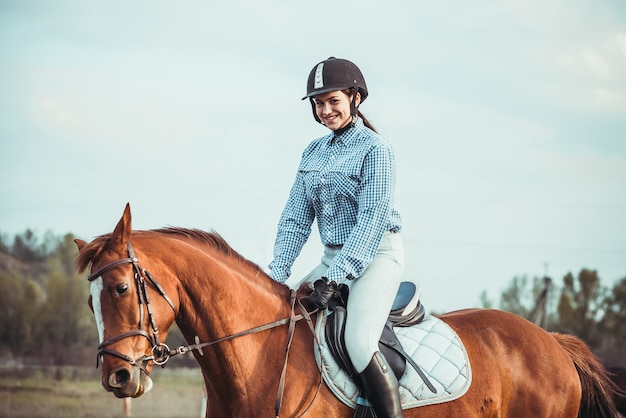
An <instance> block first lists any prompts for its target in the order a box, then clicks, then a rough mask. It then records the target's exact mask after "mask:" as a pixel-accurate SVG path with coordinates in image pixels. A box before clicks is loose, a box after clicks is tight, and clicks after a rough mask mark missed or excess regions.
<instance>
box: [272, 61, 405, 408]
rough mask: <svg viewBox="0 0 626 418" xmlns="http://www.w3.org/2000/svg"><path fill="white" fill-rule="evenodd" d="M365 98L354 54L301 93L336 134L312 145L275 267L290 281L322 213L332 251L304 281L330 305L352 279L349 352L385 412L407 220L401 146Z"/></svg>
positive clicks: (288, 209) (393, 390)
mask: <svg viewBox="0 0 626 418" xmlns="http://www.w3.org/2000/svg"><path fill="white" fill-rule="evenodd" d="M367 96H368V91H367V86H366V84H365V79H364V78H363V75H362V73H361V71H360V70H359V68H358V67H357V66H356V65H355V64H353V63H352V62H350V61H348V60H345V59H338V58H334V57H331V58H328V59H327V60H325V61H322V62H320V63H319V64H317V65H316V66H315V67H314V68H313V70H311V73H310V74H309V78H308V82H307V95H306V96H305V97H304V98H303V100H304V99H307V98H308V99H309V100H310V102H311V106H312V109H313V116H314V118H315V120H316V121H317V122H319V123H321V124H323V125H324V126H326V127H327V128H328V129H330V131H331V132H330V133H329V134H328V135H326V136H323V137H321V138H318V139H316V140H314V141H313V142H311V143H310V144H309V146H308V147H307V148H306V149H305V150H304V153H303V155H302V160H301V162H300V166H299V168H298V172H297V175H296V179H295V182H294V184H293V187H292V189H291V192H290V194H289V199H288V201H287V204H286V206H285V209H284V210H283V212H282V215H281V217H280V221H279V223H278V233H277V237H276V243H275V245H274V260H273V261H272V263H271V264H270V269H271V276H272V278H273V279H274V280H276V281H279V282H284V281H285V280H287V278H288V277H289V275H290V274H291V266H292V265H293V263H294V261H295V259H296V257H297V256H298V255H299V254H300V251H301V249H302V247H303V246H304V244H305V242H306V241H307V239H308V237H309V235H310V232H311V225H312V223H313V220H314V219H317V224H318V229H319V232H320V238H321V241H322V243H323V244H324V256H323V257H322V261H321V264H320V265H319V266H318V267H317V268H315V269H314V270H313V271H312V272H311V273H310V274H309V275H307V277H306V278H305V279H304V280H308V281H316V283H315V290H314V291H313V293H312V294H311V296H309V298H308V301H309V302H310V303H312V304H314V305H315V306H317V307H319V308H322V309H324V308H326V307H327V306H328V302H329V300H330V299H331V298H332V297H333V295H335V294H336V293H337V292H338V288H339V287H340V286H341V285H347V286H348V288H349V297H348V300H347V308H346V309H347V321H346V328H345V342H346V350H347V351H348V354H349V355H350V359H351V361H352V364H353V366H354V368H355V369H356V371H357V372H358V373H359V375H360V377H361V380H362V383H363V386H364V388H363V389H364V390H365V393H366V394H367V396H368V399H369V401H370V403H371V404H372V406H373V408H374V411H375V412H376V414H377V416H378V417H379V418H382V417H401V416H403V415H402V408H401V405H400V399H399V394H398V381H397V379H396V378H395V376H394V374H393V372H392V371H391V369H390V368H389V365H388V364H387V361H386V359H385V357H384V356H383V355H382V354H381V353H380V352H379V351H378V340H379V338H380V335H381V333H382V330H383V327H384V325H385V321H386V320H387V317H388V315H389V311H390V310H391V306H392V304H393V301H394V298H395V295H396V293H397V291H398V287H399V286H400V281H401V276H402V273H403V268H404V250H403V247H402V241H401V238H400V234H399V232H400V229H401V226H402V220H401V218H400V215H399V214H398V212H397V211H396V210H395V209H394V208H393V203H394V191H395V183H396V169H395V159H394V154H393V150H392V148H391V146H390V145H389V144H388V143H387V142H386V141H385V140H384V139H383V138H381V137H380V136H379V135H378V134H377V132H376V130H375V129H374V128H373V126H372V125H371V124H370V123H369V122H368V121H367V119H366V118H365V117H364V116H363V115H362V114H361V112H360V111H359V110H358V109H359V105H360V104H361V103H363V101H365V99H366V98H367Z"/></svg>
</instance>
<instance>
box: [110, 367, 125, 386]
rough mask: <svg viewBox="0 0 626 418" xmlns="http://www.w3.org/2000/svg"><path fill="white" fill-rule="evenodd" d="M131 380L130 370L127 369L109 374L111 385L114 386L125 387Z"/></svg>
mask: <svg viewBox="0 0 626 418" xmlns="http://www.w3.org/2000/svg"><path fill="white" fill-rule="evenodd" d="M129 380H130V372H129V371H128V370H126V369H122V370H118V371H117V372H115V373H113V374H112V375H111V376H109V385H110V386H111V387H114V388H121V387H124V386H125V385H126V384H127V383H128V381H129Z"/></svg>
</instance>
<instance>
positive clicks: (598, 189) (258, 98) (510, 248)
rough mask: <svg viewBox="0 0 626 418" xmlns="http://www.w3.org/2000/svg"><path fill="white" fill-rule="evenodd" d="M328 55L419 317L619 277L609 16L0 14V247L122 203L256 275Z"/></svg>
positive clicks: (439, 5)
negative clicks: (392, 160) (392, 165)
mask: <svg viewBox="0 0 626 418" xmlns="http://www.w3.org/2000/svg"><path fill="white" fill-rule="evenodd" d="M330 56H335V57H340V58H346V59H349V60H351V61H353V62H355V63H356V64H357V65H358V66H359V67H360V68H361V70H362V72H363V73H364V75H365V78H366V80H367V83H368V88H369V92H370V95H369V97H368V99H367V101H366V102H365V103H364V104H363V105H362V107H361V110H362V112H363V113H364V114H365V115H366V116H367V117H368V119H369V120H370V121H371V122H372V123H373V124H374V126H376V128H377V129H378V131H379V132H380V133H381V134H382V135H383V136H384V137H385V138H386V139H388V140H389V142H390V143H391V144H392V145H393V147H394V150H395V153H396V160H397V169H398V184H397V190H396V205H395V206H396V208H397V210H398V211H399V212H400V213H401V215H402V217H403V219H404V227H403V231H402V234H403V238H404V244H405V251H406V255H407V259H406V272H405V275H406V278H407V279H410V280H415V281H418V282H419V283H420V284H421V286H422V300H423V302H424V304H425V306H426V308H427V309H429V310H434V311H438V312H443V311H450V310H455V309H460V308H465V307H474V306H479V304H480V298H479V295H480V294H481V292H483V291H486V292H487V294H488V296H489V297H490V298H491V299H492V300H493V301H494V303H495V304H496V305H497V304H498V300H499V296H500V294H501V292H502V290H504V289H505V288H507V287H508V286H509V285H510V283H511V281H512V280H513V278H514V277H528V278H529V279H532V278H534V277H543V276H544V275H545V274H548V275H549V276H551V277H552V278H553V279H554V280H555V282H556V283H557V284H560V283H561V280H562V278H563V276H564V275H565V274H567V273H570V272H571V273H572V274H574V275H577V274H578V273H579V272H580V270H581V269H582V268H589V269H593V270H597V272H598V275H599V276H600V278H601V281H602V283H603V284H604V285H607V286H611V285H612V284H613V283H615V282H616V281H617V280H619V279H622V278H624V277H626V216H625V215H626V2H623V1H621V0H606V1H601V2H597V1H594V0H574V1H571V0H568V1H565V0H553V1H550V2H545V1H542V0H525V1H523V2H519V1H516V0H482V1H474V2H466V1H463V0H450V1H445V2H433V1H424V0H410V1H409V0H406V1H389V2H379V1H370V0H360V1H341V2H339V1H336V0H333V1H326V0H322V1H318V2H314V3H306V4H305V3H303V2H286V1H279V0H265V1H262V2H260V1H256V0H235V1H229V2H206V1H188V0H187V1H185V0H183V1H177V2H169V1H167V2H166V1H145V0H138V1H116V0H113V1H106V2H104V1H91V2H84V1H78V0H76V1H72V0H58V1H52V0H50V1H29V0H26V1H19V2H18V1H9V0H0V233H1V234H3V236H5V237H12V236H13V235H14V234H18V233H22V232H24V231H25V230H26V229H31V230H32V231H34V232H35V233H36V234H38V235H39V236H43V235H44V234H45V233H46V232H52V233H54V234H59V235H64V234H66V233H72V234H74V235H75V236H77V237H79V238H81V239H84V240H86V241H90V240H91V239H93V238H95V237H96V236H98V235H101V234H104V233H108V232H111V231H112V230H113V228H114V227H115V224H116V223H117V221H118V220H119V218H120V217H121V215H122V212H123V209H124V206H125V204H126V203H127V202H129V203H130V205H131V210H132V214H133V227H134V229H154V228H160V227H163V226H179V227H190V228H199V229H204V230H215V231H217V232H218V233H220V234H221V235H222V236H223V237H224V238H226V240H227V241H228V242H229V243H230V244H231V246H232V247H233V248H234V249H235V250H237V251H238V252H240V253H241V254H242V255H243V256H245V257H246V258H248V259H250V260H252V261H254V262H256V263H258V264H259V265H261V266H267V264H269V262H270V261H271V259H272V249H273V242H274V237H275V233H276V226H277V222H278V218H279V216H280V212H281V211H282V208H283V206H284V204H285V201H286V198H287V195H288V192H289V189H290V187H291V184H292V182H293V179H294V177H295V172H296V168H297V166H298V163H299V159H300V155H301V153H302V151H303V150H304V148H305V147H306V145H307V144H308V143H309V142H310V141H311V140H313V139H314V138H316V137H319V136H322V135H325V134H326V133H327V131H326V128H324V127H323V126H321V125H319V124H317V123H316V122H315V121H314V119H313V117H312V114H311V109H310V106H309V104H308V103H307V102H306V101H301V100H300V99H301V98H302V97H303V96H304V94H305V91H306V79H307V76H308V73H309V71H310V70H311V68H313V66H314V65H315V64H317V63H318V62H319V61H322V60H324V59H326V58H328V57H330ZM320 245H321V244H320V241H319V238H318V236H317V230H316V229H314V230H313V232H312V234H311V238H310V239H309V242H308V243H307V245H306V246H305V248H304V250H303V252H302V255H301V256H300V258H299V259H298V260H297V262H296V264H295V265H294V269H293V274H294V277H301V276H304V275H305V274H306V273H307V272H308V271H309V270H310V269H311V268H313V267H314V266H315V265H316V264H317V262H318V260H319V257H320V256H321V247H320Z"/></svg>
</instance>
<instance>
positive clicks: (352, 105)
mask: <svg viewBox="0 0 626 418" xmlns="http://www.w3.org/2000/svg"><path fill="white" fill-rule="evenodd" d="M358 92H359V89H358V87H357V85H356V81H355V82H354V87H353V88H352V102H351V103H350V115H351V116H352V121H351V122H350V124H351V125H352V126H354V125H356V121H357V119H358V116H359V108H358V106H357V105H356V95H357V93H358Z"/></svg>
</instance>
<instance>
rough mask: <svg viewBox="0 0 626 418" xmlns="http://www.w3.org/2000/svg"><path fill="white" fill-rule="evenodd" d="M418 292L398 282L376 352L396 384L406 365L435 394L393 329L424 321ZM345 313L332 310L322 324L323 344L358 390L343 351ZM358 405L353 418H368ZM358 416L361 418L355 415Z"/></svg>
mask: <svg viewBox="0 0 626 418" xmlns="http://www.w3.org/2000/svg"><path fill="white" fill-rule="evenodd" d="M419 299H420V291H419V289H418V288H417V286H416V285H415V284H414V283H411V282H402V283H401V284H400V288H399V289H398V293H397V294H396V298H395V300H394V303H393V305H392V308H391V311H390V313H389V317H388V319H387V322H386V324H385V328H384V329H383V332H382V335H381V337H380V340H379V342H378V347H379V350H380V352H381V353H382V354H383V355H384V356H385V358H386V359H387V362H388V363H389V366H390V367H391V369H392V370H393V372H394V374H395V375H396V378H397V379H398V380H400V378H401V377H402V375H403V374H404V372H405V369H406V362H407V361H409V363H410V364H411V365H412V366H413V367H414V368H415V370H416V372H417V373H418V374H419V375H420V376H421V377H422V378H423V379H424V381H425V383H426V384H427V386H428V387H429V388H430V389H431V391H433V392H436V391H435V389H434V387H432V384H430V382H429V381H428V378H427V377H426V376H425V375H423V372H422V370H421V369H420V368H419V366H418V365H417V364H416V363H415V362H414V361H413V360H412V359H411V357H410V355H409V354H407V353H406V352H405V351H404V349H403V348H402V344H400V341H399V340H398V337H397V336H396V334H395V332H394V331H393V327H394V326H396V327H410V326H412V325H415V324H418V323H420V322H421V321H422V319H424V316H425V314H426V310H425V308H424V306H423V305H422V303H421V302H420V300H419ZM346 317H347V311H346V307H345V306H341V305H338V306H334V307H333V310H332V312H331V313H330V314H329V315H328V317H327V320H326V328H325V329H324V333H325V337H326V342H327V344H328V348H329V350H330V352H331V353H332V355H333V357H334V358H335V360H336V361H337V363H338V365H339V366H340V367H341V368H342V369H343V370H344V371H345V372H346V373H347V375H348V376H349V377H350V378H351V379H352V380H353V381H354V382H355V383H356V384H357V385H358V386H359V387H362V384H361V382H360V377H359V374H358V373H357V372H356V370H355V369H354V366H353V365H352V362H351V361H350V357H349V356H348V353H347V351H346V349H345V340H344V329H345V325H346ZM361 402H362V405H361V404H359V405H358V406H357V414H356V415H355V416H368V415H367V414H366V413H365V412H363V411H362V412H359V407H363V408H362V409H369V408H368V405H369V403H368V402H367V400H365V399H361ZM359 414H361V415H359Z"/></svg>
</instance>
